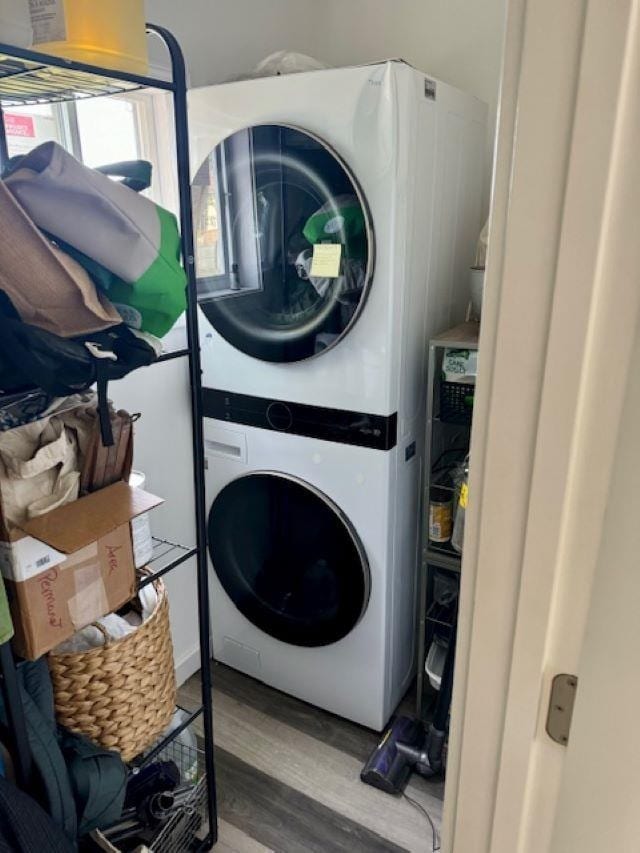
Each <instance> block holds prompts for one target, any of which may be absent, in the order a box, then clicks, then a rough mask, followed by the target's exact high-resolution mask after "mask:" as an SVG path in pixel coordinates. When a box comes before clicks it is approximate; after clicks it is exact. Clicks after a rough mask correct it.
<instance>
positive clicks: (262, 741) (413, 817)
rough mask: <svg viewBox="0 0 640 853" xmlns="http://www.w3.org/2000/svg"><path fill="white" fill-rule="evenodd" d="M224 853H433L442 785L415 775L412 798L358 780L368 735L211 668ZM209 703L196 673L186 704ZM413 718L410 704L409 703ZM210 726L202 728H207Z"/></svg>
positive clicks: (371, 737) (373, 739)
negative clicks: (431, 825)
mask: <svg viewBox="0 0 640 853" xmlns="http://www.w3.org/2000/svg"><path fill="white" fill-rule="evenodd" d="M212 678H213V684H214V690H213V704H214V728H215V737H216V771H217V787H218V801H219V817H220V823H219V835H220V840H219V843H218V845H217V847H216V848H215V849H216V850H218V851H220V853H265V851H267V853H268V851H274V853H306V851H310V853H344V851H349V853H383V851H385V853H400V851H411V853H413V851H415V853H431V851H432V850H433V833H432V829H431V827H430V825H429V822H428V820H427V817H426V816H425V815H424V814H423V812H422V811H421V810H420V808H419V807H418V805H416V804H419V806H421V807H422V808H423V809H426V810H427V811H428V813H429V815H430V816H431V818H432V820H433V822H434V824H435V826H436V827H437V829H438V830H439V828H440V822H441V817H442V796H443V788H444V785H443V782H442V781H441V780H425V779H422V778H420V777H416V776H415V775H414V776H413V777H412V779H411V781H410V783H409V785H408V787H407V791H406V793H407V795H408V796H409V797H410V798H411V799H412V800H413V801H414V802H413V803H411V802H409V800H407V799H406V798H403V797H393V796H390V795H389V794H384V793H382V792H381V791H378V790H376V789H374V788H372V787H370V786H369V785H364V784H363V783H362V782H361V781H360V778H359V774H360V770H361V768H362V765H363V763H364V761H365V760H366V758H367V757H368V755H369V754H370V752H371V750H372V749H373V748H374V747H375V745H376V744H377V742H378V740H379V736H378V735H377V734H376V733H375V732H372V731H369V730H368V729H365V728H362V727H361V726H357V725H355V724H354V723H351V722H348V721H346V720H342V719H340V718H339V717H335V716H333V715H332V714H329V713H327V712H325V711H321V710H320V709H318V708H314V707H313V706H311V705H307V704H306V703H305V702H301V701H299V700H298V699H294V698H293V697H291V696H287V695H286V694H284V693H280V692H279V691H277V690H274V689H272V688H270V687H267V686H266V685H264V684H261V683H260V682H258V681H255V680H253V679H251V678H248V677H246V676H244V675H241V674H240V673H238V672H235V671H234V670H232V669H229V668H228V667H225V666H223V665H221V664H212ZM199 703H200V677H199V674H196V675H194V676H193V678H191V679H190V680H189V681H188V682H187V683H186V684H185V685H183V687H182V688H181V690H180V704H181V705H182V706H183V707H185V708H189V707H195V706H196V705H198V704H199ZM406 712H407V713H411V707H410V706H409V707H407V709H406ZM200 725H201V723H200Z"/></svg>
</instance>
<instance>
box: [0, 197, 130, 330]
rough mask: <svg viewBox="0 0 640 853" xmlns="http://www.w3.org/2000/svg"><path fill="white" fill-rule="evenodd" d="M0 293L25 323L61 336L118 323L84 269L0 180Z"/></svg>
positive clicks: (112, 309) (110, 307)
mask: <svg viewBox="0 0 640 853" xmlns="http://www.w3.org/2000/svg"><path fill="white" fill-rule="evenodd" d="M0 234H2V240H1V241H0V290H4V291H5V292H6V293H7V294H8V296H9V298H10V299H11V301H12V303H13V305H14V307H15V309H16V311H17V312H18V314H19V315H20V317H21V318H22V319H23V320H24V321H25V323H31V324H32V325H33V326H38V327H39V328H41V329H46V331H48V332H53V333H54V334H56V335H61V336H62V337H71V336H73V335H82V334H87V333H89V332H98V331H101V330H102V329H107V328H108V327H109V326H113V325H115V324H116V323H121V322H122V319H121V317H120V315H119V314H118V312H117V311H116V309H115V308H114V307H113V305H111V303H110V302H109V300H108V299H106V297H104V296H103V295H102V294H101V293H99V292H98V290H97V289H96V287H95V285H94V283H93V281H92V280H91V278H90V277H89V274H88V273H87V272H86V270H85V269H84V268H83V267H82V266H80V264H79V263H77V261H75V260H73V258H71V257H69V255H67V254H65V253H64V252H61V251H60V250H59V249H58V248H56V247H55V246H54V245H53V244H52V243H50V242H49V241H48V240H46V239H45V237H44V236H43V235H42V234H41V233H40V231H39V230H38V229H37V228H36V226H35V225H34V224H33V222H32V221H31V219H30V218H29V216H28V215H27V213H26V212H25V210H24V209H23V208H22V207H21V206H20V204H19V203H18V202H17V201H16V199H15V198H14V197H13V195H12V194H11V193H10V192H9V190H8V189H7V187H6V186H5V184H4V183H3V182H2V181H0Z"/></svg>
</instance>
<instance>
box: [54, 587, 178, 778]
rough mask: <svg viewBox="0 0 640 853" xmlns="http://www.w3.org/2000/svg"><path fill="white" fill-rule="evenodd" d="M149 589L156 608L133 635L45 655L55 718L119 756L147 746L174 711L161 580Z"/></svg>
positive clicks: (129, 755) (125, 758)
mask: <svg viewBox="0 0 640 853" xmlns="http://www.w3.org/2000/svg"><path fill="white" fill-rule="evenodd" d="M155 588H156V592H157V593H158V604H157V606H156V609H155V610H154V612H153V613H152V615H151V616H150V617H149V618H148V619H147V621H146V622H144V623H143V624H142V625H141V626H140V628H138V629H137V630H136V631H135V632H134V633H133V634H129V635H128V636H127V637H122V638H121V639H118V640H113V641H112V640H110V639H109V638H108V637H107V636H105V645H104V646H100V647H99V648H95V649H91V650H90V651H86V652H71V653H68V654H60V655H49V669H50V671H51V680H52V682H53V690H54V695H55V705H56V716H57V719H58V722H59V723H60V724H61V725H63V726H66V727H67V728H69V729H71V730H72V731H74V732H80V733H81V734H84V735H86V736H87V737H88V738H90V739H91V740H93V741H95V742H96V743H99V744H101V745H102V746H104V747H106V748H107V749H115V750H117V751H118V752H119V753H120V754H121V756H122V759H123V761H130V760H131V759H132V758H134V757H135V756H136V755H138V754H139V753H141V752H143V751H144V750H145V749H146V748H147V747H148V746H150V745H151V744H152V743H153V742H154V741H155V740H156V739H157V737H158V735H160V734H161V733H162V732H163V731H164V729H165V728H166V727H167V726H168V724H169V722H170V721H171V717H172V715H173V712H174V711H175V700H176V680H175V672H174V666H173V647H172V645H171V633H170V628H169V602H168V600H167V594H166V591H165V587H164V584H163V583H162V581H156V582H155ZM97 627H100V626H99V625H98V626H97ZM103 633H105V632H104V631H103Z"/></svg>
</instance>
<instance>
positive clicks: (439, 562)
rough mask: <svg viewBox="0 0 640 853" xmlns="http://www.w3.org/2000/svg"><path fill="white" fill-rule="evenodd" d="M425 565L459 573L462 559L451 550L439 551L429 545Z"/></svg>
mask: <svg viewBox="0 0 640 853" xmlns="http://www.w3.org/2000/svg"><path fill="white" fill-rule="evenodd" d="M426 563H427V565H431V566H437V567H438V568H440V569H448V570H449V571H451V572H459V571H460V567H461V564H462V557H461V555H460V554H458V553H457V551H454V550H453V548H450V549H448V550H447V549H444V548H442V549H440V548H436V547H434V546H433V544H430V545H429V547H428V548H427V551H426Z"/></svg>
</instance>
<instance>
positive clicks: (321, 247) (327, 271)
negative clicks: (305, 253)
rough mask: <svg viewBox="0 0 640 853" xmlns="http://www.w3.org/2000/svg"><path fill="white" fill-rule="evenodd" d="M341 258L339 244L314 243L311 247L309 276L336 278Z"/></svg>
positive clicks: (338, 273)
mask: <svg viewBox="0 0 640 853" xmlns="http://www.w3.org/2000/svg"><path fill="white" fill-rule="evenodd" d="M341 258H342V246H341V244H340V243H316V244H315V245H314V247H313V258H312V259H311V272H310V273H309V275H311V276H312V277H313V278H338V276H339V275H340V259H341Z"/></svg>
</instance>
